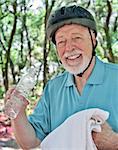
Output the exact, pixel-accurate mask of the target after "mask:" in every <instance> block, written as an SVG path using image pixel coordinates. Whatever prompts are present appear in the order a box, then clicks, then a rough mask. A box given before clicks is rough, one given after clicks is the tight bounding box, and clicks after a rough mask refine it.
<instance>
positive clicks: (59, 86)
mask: <svg viewBox="0 0 118 150" xmlns="http://www.w3.org/2000/svg"><path fill="white" fill-rule="evenodd" d="M88 108H101V109H103V110H106V111H108V112H109V113H110V116H109V119H108V122H109V124H110V125H111V126H112V128H113V130H114V131H116V132H118V65H116V64H108V63H104V62H102V61H100V60H99V59H98V58H97V57H96V63H95V67H94V69H93V71H92V73H91V75H90V77H89V79H88V80H87V83H86V85H85V87H84V89H83V91H82V94H81V95H80V94H79V92H78V91H77V88H76V86H75V84H74V78H73V75H72V74H70V73H68V72H64V73H63V74H61V75H59V76H57V77H55V78H54V79H52V80H50V81H49V82H48V83H47V85H46V87H45V89H44V92H43V95H42V97H41V99H40V100H39V102H38V104H37V106H36V108H35V109H34V112H33V114H32V115H30V116H29V118H28V119H29V122H30V123H31V124H32V126H33V127H34V129H35V131H36V135H37V137H38V138H39V139H40V140H41V141H42V140H43V139H44V138H45V137H46V136H47V135H48V134H49V133H50V132H51V131H53V130H54V129H55V128H57V127H58V126H59V125H60V124H62V123H63V122H64V121H65V119H67V118H68V117H69V116H70V115H72V114H74V113H76V112H78V111H81V110H85V109H88Z"/></svg>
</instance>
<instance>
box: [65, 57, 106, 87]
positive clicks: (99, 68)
mask: <svg viewBox="0 0 118 150" xmlns="http://www.w3.org/2000/svg"><path fill="white" fill-rule="evenodd" d="M104 73H105V66H104V63H103V62H102V61H100V60H99V59H98V58H97V57H96V62H95V66H94V69H93V71H92V73H91V75H90V77H89V79H88V81H87V84H102V83H103V81H104ZM72 85H74V78H73V75H72V74H70V73H68V76H67V81H66V86H72Z"/></svg>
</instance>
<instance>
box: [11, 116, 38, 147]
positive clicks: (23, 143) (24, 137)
mask: <svg viewBox="0 0 118 150" xmlns="http://www.w3.org/2000/svg"><path fill="white" fill-rule="evenodd" d="M12 128H13V131H14V134H15V137H16V140H17V142H18V144H19V145H20V147H21V148H22V149H30V148H35V147H37V146H38V145H40V141H39V140H38V139H37V138H36V134H35V131H34V129H33V127H32V126H31V124H30V123H29V122H28V120H27V117H26V115H25V113H20V114H19V115H18V116H17V118H16V119H15V120H13V121H12Z"/></svg>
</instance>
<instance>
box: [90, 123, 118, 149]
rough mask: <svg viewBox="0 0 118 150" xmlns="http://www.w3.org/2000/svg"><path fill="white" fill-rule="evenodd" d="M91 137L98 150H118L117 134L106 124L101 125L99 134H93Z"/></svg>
mask: <svg viewBox="0 0 118 150" xmlns="http://www.w3.org/2000/svg"><path fill="white" fill-rule="evenodd" d="M92 135H93V140H94V142H95V144H96V147H97V148H98V150H118V134H117V133H115V132H114V131H113V130H112V129H111V127H110V126H109V125H108V123H104V124H103V125H102V131H101V132H100V133H96V132H93V134H92Z"/></svg>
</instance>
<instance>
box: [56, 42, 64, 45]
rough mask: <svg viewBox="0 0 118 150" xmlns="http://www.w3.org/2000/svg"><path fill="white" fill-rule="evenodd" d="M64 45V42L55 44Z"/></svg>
mask: <svg viewBox="0 0 118 150" xmlns="http://www.w3.org/2000/svg"><path fill="white" fill-rule="evenodd" d="M64 43H65V41H60V42H58V43H57V45H63V44H64Z"/></svg>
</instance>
